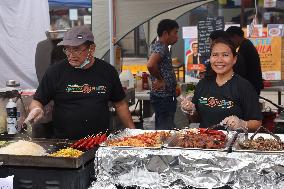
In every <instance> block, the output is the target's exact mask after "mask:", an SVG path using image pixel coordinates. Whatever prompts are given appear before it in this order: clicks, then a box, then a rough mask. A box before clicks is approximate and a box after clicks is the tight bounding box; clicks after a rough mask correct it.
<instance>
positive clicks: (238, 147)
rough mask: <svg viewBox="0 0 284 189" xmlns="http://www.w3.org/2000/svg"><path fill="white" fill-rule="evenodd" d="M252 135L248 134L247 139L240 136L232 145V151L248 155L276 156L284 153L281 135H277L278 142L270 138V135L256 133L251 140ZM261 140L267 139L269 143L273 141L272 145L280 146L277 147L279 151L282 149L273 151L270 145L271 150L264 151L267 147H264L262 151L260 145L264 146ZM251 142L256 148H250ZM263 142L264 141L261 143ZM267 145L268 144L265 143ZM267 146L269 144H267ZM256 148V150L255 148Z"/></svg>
mask: <svg viewBox="0 0 284 189" xmlns="http://www.w3.org/2000/svg"><path fill="white" fill-rule="evenodd" d="M252 135H253V134H252V133H250V134H249V135H248V137H245V136H244V135H240V136H239V137H238V139H237V141H236V143H235V144H234V148H233V150H234V151H236V152H249V153H263V154H275V153H276V154H277V153H282V154H283V153H284V143H283V141H284V137H283V136H282V135H279V141H277V140H276V139H275V138H274V137H273V136H271V135H270V134H266V133H257V134H256V135H255V136H254V138H251V136H252ZM262 139H264V140H267V139H269V141H273V143H274V144H277V143H278V144H279V145H281V146H278V147H279V149H281V148H282V150H279V149H275V150H273V148H272V147H271V145H270V148H271V150H265V149H266V148H268V147H265V146H264V148H265V149H264V148H263V149H261V148H262V146H261V145H265V143H262V141H261V140H262ZM252 140H254V141H255V144H256V145H258V146H251V143H249V142H251V141H252ZM259 140H260V141H259ZM263 142H264V141H263ZM266 144H268V143H266ZM268 145H269V144H268ZM255 147H256V148H255Z"/></svg>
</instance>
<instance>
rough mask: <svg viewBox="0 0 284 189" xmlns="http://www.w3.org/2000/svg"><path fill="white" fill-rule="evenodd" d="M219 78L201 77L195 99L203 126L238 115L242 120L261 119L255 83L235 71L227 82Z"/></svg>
mask: <svg viewBox="0 0 284 189" xmlns="http://www.w3.org/2000/svg"><path fill="white" fill-rule="evenodd" d="M215 80H216V78H215V77H214V78H211V79H203V80H200V81H199V83H198V84H197V86H196V89H195V93H194V97H193V99H192V102H193V103H194V104H195V106H196V110H197V112H198V115H199V119H200V127H203V128H207V127H210V126H212V125H215V124H218V123H220V122H221V121H222V120H223V119H224V118H226V117H228V116H231V115H235V116H237V117H238V118H240V119H243V120H246V121H247V120H262V114H261V110H260V106H259V102H258V96H257V94H256V92H255V90H254V88H253V87H252V85H251V84H250V83H249V82H248V81H247V80H245V79H243V78H242V77H241V76H239V75H237V74H235V75H234V76H233V77H232V79H230V80H229V81H227V82H226V83H225V84H224V85H222V86H218V85H217V83H216V81H215Z"/></svg>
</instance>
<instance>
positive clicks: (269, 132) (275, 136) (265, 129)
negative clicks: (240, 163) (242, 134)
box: [250, 126, 281, 143]
mask: <svg viewBox="0 0 284 189" xmlns="http://www.w3.org/2000/svg"><path fill="white" fill-rule="evenodd" d="M260 129H263V130H264V131H265V132H266V133H268V134H270V135H271V136H272V137H273V138H275V140H277V142H279V143H280V142H281V139H280V137H279V136H277V135H276V134H274V133H272V132H271V131H269V130H268V129H267V128H265V127H263V126H260V127H259V128H258V129H257V130H256V131H255V132H254V133H253V135H251V137H250V140H253V138H254V137H255V135H256V134H257V133H259V131H260Z"/></svg>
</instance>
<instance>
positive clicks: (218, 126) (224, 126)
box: [205, 123, 229, 132]
mask: <svg viewBox="0 0 284 189" xmlns="http://www.w3.org/2000/svg"><path fill="white" fill-rule="evenodd" d="M216 128H224V129H225V130H226V131H227V132H228V128H229V126H228V125H226V124H222V123H218V124H215V125H211V126H210V127H208V128H207V129H206V130H205V132H207V131H209V130H214V129H216Z"/></svg>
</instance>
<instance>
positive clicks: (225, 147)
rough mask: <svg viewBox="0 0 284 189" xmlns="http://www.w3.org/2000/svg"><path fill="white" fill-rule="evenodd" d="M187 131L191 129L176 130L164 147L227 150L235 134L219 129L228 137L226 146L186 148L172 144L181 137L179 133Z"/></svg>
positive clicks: (196, 130)
mask: <svg viewBox="0 0 284 189" xmlns="http://www.w3.org/2000/svg"><path fill="white" fill-rule="evenodd" d="M190 130H191V131H193V132H198V129H190ZM186 131H189V130H188V129H184V130H180V131H178V132H175V134H173V136H172V137H171V138H170V139H169V140H168V141H167V142H165V144H164V145H163V147H165V148H168V149H181V150H203V151H227V150H228V146H229V145H230V144H231V143H232V136H233V134H234V133H233V132H227V131H223V130H219V131H221V132H223V134H225V135H226V137H227V141H226V142H225V146H224V148H185V147H179V146H172V145H171V143H173V142H174V141H175V140H177V139H178V138H179V135H183V134H184V133H185V132H186ZM197 134H198V133H197Z"/></svg>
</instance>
